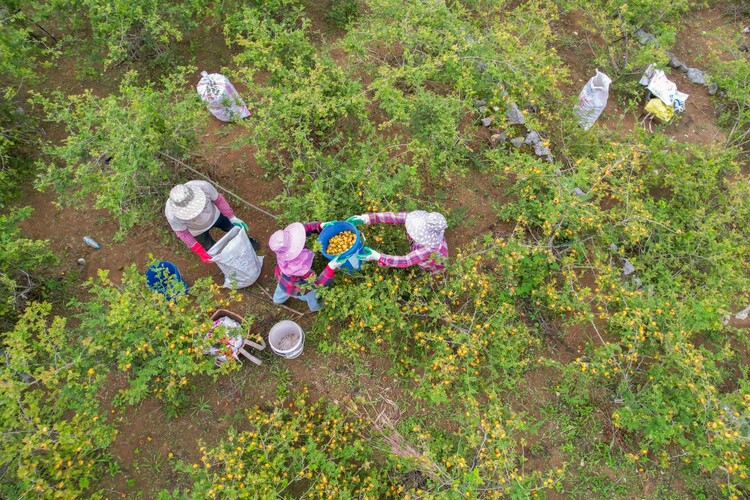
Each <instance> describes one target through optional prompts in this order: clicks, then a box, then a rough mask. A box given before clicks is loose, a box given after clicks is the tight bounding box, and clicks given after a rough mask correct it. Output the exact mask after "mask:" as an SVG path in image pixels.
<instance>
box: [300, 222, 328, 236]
mask: <svg viewBox="0 0 750 500" xmlns="http://www.w3.org/2000/svg"><path fill="white" fill-rule="evenodd" d="M302 225H303V226H305V234H306V235H307V236H310V235H311V234H313V233H319V232H320V231H321V230H322V229H323V223H322V222H320V221H315V222H305V223H304V224H302Z"/></svg>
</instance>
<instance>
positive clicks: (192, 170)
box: [159, 151, 278, 219]
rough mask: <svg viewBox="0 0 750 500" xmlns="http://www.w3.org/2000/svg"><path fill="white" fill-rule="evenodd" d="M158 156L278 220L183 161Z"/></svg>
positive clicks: (168, 156) (163, 154) (164, 155)
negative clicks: (167, 159)
mask: <svg viewBox="0 0 750 500" xmlns="http://www.w3.org/2000/svg"><path fill="white" fill-rule="evenodd" d="M159 154H160V155H162V156H163V157H165V158H169V159H170V160H172V161H173V162H175V163H177V164H178V165H180V166H181V167H183V168H186V169H188V170H190V171H191V172H192V173H194V174H195V175H198V176H200V177H203V178H204V179H206V180H207V181H211V182H212V183H213V184H214V185H215V186H216V187H217V188H219V189H221V190H222V191H224V192H225V193H227V194H230V195H232V196H234V197H235V198H237V199H238V200H240V201H241V202H242V203H244V204H245V205H247V206H249V207H250V208H254V209H255V210H257V211H258V212H260V213H262V214H265V215H267V216H269V217H271V218H272V219H278V217H277V216H275V215H274V214H272V213H271V212H267V211H265V210H263V209H262V208H260V207H257V206H255V205H253V204H252V203H250V202H249V201H247V200H246V199H244V198H242V197H240V196H239V195H237V194H235V193H233V192H232V191H230V190H228V189H227V188H225V187H224V186H221V185H219V184H217V183H216V182H215V181H213V180H212V179H211V178H210V177H208V176H207V175H205V174H203V173H201V172H199V171H197V170H196V169H194V168H193V167H191V166H190V165H187V164H186V163H185V162H183V161H180V160H178V159H177V158H174V157H173V156H170V155H168V154H167V153H162V152H161V151H159Z"/></svg>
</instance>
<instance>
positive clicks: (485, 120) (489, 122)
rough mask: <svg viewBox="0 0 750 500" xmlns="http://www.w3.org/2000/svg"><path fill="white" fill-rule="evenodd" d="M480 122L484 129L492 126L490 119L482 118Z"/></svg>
mask: <svg viewBox="0 0 750 500" xmlns="http://www.w3.org/2000/svg"><path fill="white" fill-rule="evenodd" d="M481 122H482V125H484V126H485V127H489V126H490V125H492V118H482V120H481Z"/></svg>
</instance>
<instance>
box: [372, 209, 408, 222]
mask: <svg viewBox="0 0 750 500" xmlns="http://www.w3.org/2000/svg"><path fill="white" fill-rule="evenodd" d="M407 213H408V212H399V213H397V214H395V213H393V212H376V213H367V214H365V215H366V216H367V220H368V221H369V223H370V224H404V223H405V222H406V215H407Z"/></svg>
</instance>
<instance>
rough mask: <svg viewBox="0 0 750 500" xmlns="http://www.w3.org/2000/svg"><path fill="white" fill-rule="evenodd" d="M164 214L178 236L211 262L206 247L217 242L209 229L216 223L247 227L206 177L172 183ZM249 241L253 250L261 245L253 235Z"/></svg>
mask: <svg viewBox="0 0 750 500" xmlns="http://www.w3.org/2000/svg"><path fill="white" fill-rule="evenodd" d="M164 215H165V216H166V217H167V221H168V222H169V225H170V227H171V228H172V230H173V231H174V232H175V234H176V235H177V237H178V238H180V239H181V240H182V241H183V242H185V244H186V245H187V246H188V247H190V249H191V250H192V251H193V252H195V253H196V254H198V256H199V257H200V258H201V260H202V261H203V262H205V263H207V264H209V263H211V257H210V256H209V255H208V249H210V248H211V247H212V246H213V245H214V243H216V241H214V239H213V238H212V237H211V234H210V233H209V231H210V230H211V229H213V228H215V227H218V228H219V229H221V230H222V231H225V232H229V231H231V229H232V227H233V226H238V227H241V228H243V229H244V230H245V231H247V224H245V222H244V221H243V220H242V219H240V218H239V217H237V216H236V215H234V212H233V211H232V208H231V207H230V206H229V203H227V200H226V199H225V198H224V196H223V195H222V194H221V193H219V192H218V191H217V190H216V188H215V187H214V186H213V185H212V184H211V183H210V182H207V181H200V180H194V181H188V182H186V183H185V184H177V185H176V186H175V187H173V188H172V190H171V191H170V192H169V199H168V200H167V204H166V206H165V207H164ZM250 243H251V244H252V245H253V248H254V249H255V250H256V251H257V250H258V249H259V248H260V245H259V244H258V242H257V241H256V240H255V239H254V238H250Z"/></svg>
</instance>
